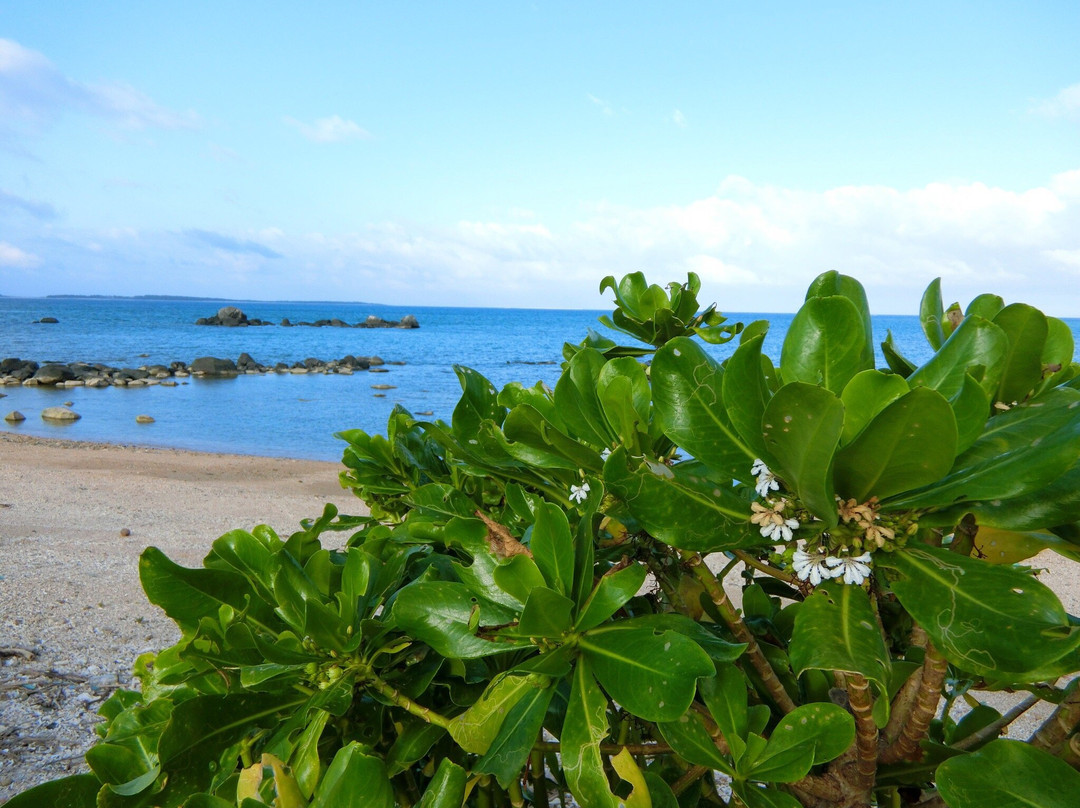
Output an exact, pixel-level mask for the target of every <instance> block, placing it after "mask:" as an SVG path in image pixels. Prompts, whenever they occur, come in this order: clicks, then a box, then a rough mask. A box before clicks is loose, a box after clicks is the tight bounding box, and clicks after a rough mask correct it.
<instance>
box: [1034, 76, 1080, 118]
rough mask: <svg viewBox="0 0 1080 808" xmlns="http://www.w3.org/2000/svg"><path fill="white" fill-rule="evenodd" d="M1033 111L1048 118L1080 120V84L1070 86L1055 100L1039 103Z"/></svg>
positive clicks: (1054, 98) (1055, 97)
mask: <svg viewBox="0 0 1080 808" xmlns="http://www.w3.org/2000/svg"><path fill="white" fill-rule="evenodd" d="M1032 111H1033V112H1035V113H1037V114H1039V115H1045V116H1046V117H1048V118H1067V119H1071V120H1080V84H1073V85H1070V86H1069V87H1066V88H1065V89H1064V90H1062V91H1061V92H1059V93H1058V94H1057V95H1055V96H1054V97H1053V98H1050V99H1047V100H1044V101H1039V102H1037V103H1036V104H1034V105H1033V106H1032Z"/></svg>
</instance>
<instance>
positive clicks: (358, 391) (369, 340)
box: [0, 298, 1080, 460]
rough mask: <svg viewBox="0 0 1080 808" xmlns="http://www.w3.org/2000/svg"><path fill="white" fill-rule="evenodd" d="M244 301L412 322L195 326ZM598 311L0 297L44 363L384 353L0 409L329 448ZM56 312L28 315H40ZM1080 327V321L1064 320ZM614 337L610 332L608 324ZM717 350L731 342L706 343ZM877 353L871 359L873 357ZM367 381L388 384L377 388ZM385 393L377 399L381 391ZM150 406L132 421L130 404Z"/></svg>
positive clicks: (9, 395)
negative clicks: (69, 412)
mask: <svg viewBox="0 0 1080 808" xmlns="http://www.w3.org/2000/svg"><path fill="white" fill-rule="evenodd" d="M226 303H228V304H232V305H238V306H239V307H240V308H241V309H243V310H244V312H245V313H246V314H247V315H248V317H250V318H259V319H262V320H269V321H271V322H280V321H281V319H282V318H284V317H288V318H289V319H290V320H292V321H293V322H297V321H300V320H307V321H314V320H318V319H324V318H325V319H330V318H334V317H336V318H339V319H341V320H344V321H345V322H349V323H355V322H359V321H362V320H364V319H365V318H366V317H367V316H368V315H369V314H374V315H376V316H378V317H382V318H383V319H386V320H398V319H400V318H401V317H403V316H404V315H406V314H413V315H415V316H416V317H417V319H418V320H419V321H420V328H419V329H413V330H399V329H346V328H331V327H324V328H306V327H296V328H282V327H280V326H265V327H252V328H214V327H206V326H196V325H195V324H194V323H195V320H196V319H197V318H199V317H205V316H209V315H211V314H214V313H216V311H217V310H218V308H220V307H221V306H223V305H226ZM600 314H601V312H600V311H551V310H529V309H484V308H468V309H465V308H423V307H414V308H405V307H394V306H382V305H376V304H364V303H312V302H296V303H289V302H280V303H279V302H275V303H264V302H237V301H226V302H214V301H211V302H205V301H203V302H199V301H151V300H83V299H41V298H0V358H3V357H20V358H23V359H33V360H35V361H38V362H42V363H44V362H46V361H58V362H74V361H84V362H104V363H105V364H108V365H112V366H117V367H138V366H140V365H148V364H165V365H167V364H168V363H169V362H172V361H176V360H180V361H183V362H188V363H190V362H191V361H192V360H193V359H195V358H197V357H200V356H218V357H225V358H230V359H233V360H235V359H236V358H237V357H238V356H239V355H240V354H241V353H244V352H246V353H249V354H251V356H252V357H253V358H254V359H255V360H257V361H258V362H261V363H262V364H266V365H273V364H275V363H276V362H287V363H289V364H292V363H293V362H296V361H302V360H304V359H306V358H308V357H315V358H318V359H323V360H329V359H340V358H341V357H343V356H345V355H346V354H353V355H355V356H372V355H377V356H380V357H381V358H382V359H384V360H385V361H387V362H404V363H405V364H404V365H387V369H388V372H387V373H380V374H369V373H363V372H358V373H355V374H354V375H352V376H340V375H325V376H324V375H321V374H314V375H291V374H285V375H279V374H273V373H271V374H266V375H258V376H239V377H236V378H232V379H194V378H191V379H181V380H178V381H180V382H187V383H186V384H180V385H178V386H177V387H161V386H155V387H139V388H119V387H107V388H101V389H90V388H85V387H73V388H60V389H53V388H46V387H17V386H9V387H0V393H3V394H6V398H3V399H0V411H2V413H7V412H10V411H11V410H19V411H21V412H22V413H23V414H24V415H26V421H24V422H22V423H21V424H18V425H12V424H8V423H7V422H4V421H0V429H4V430H6V431H9V432H18V433H22V434H31V435H38V436H45V437H59V438H68V439H72V440H87V441H103V442H108V443H130V444H140V445H148V446H169V447H175V448H184V449H196V450H201V451H214V452H229V453H238V454H254V455H265V456H272V457H297V458H313V459H322V460H337V459H339V458H340V457H341V449H342V446H343V444H342V443H341V442H340V441H338V440H337V439H335V438H334V437H333V433H334V432H336V431H339V430H342V429H351V428H361V429H364V430H367V431H368V432H383V431H384V430H385V427H386V419H387V417H388V416H389V414H390V411H391V409H392V408H393V406H394V405H395V404H401V405H402V406H404V407H406V408H407V409H409V410H411V411H412V412H414V413H418V412H427V411H430V412H432V413H433V415H432V416H430V417H432V418H442V419H446V420H449V418H450V415H451V413H452V412H453V408H454V404H455V403H456V402H457V399H458V396H459V394H460V387H459V386H458V383H457V377H456V376H455V374H454V372H453V365H455V364H461V365H468V366H470V367H472V368H474V369H475V370H477V371H479V372H480V373H483V374H484V375H485V376H487V377H488V378H489V379H491V381H492V382H494V383H495V384H496V385H497V386H502V385H504V384H506V383H508V382H511V381H520V382H522V383H524V384H533V383H535V382H537V381H543V382H545V383H547V384H548V385H553V384H554V383H555V380H556V379H557V378H558V375H559V365H558V363H559V362H560V361H561V359H562V345H563V343H564V342H566V341H570V342H575V343H576V342H580V341H581V340H582V339H584V337H585V336H586V333H587V331H588V329H590V328H592V329H594V330H598V331H601V332H603V331H605V329H604V328H603V327H602V326H600V324H599V323H598V322H597V317H598V316H599V315H600ZM50 316H51V317H55V318H57V320H59V323H57V324H52V325H45V324H35V323H34V322H33V321H34V320H38V319H40V318H42V317H50ZM729 316H730V317H731V319H732V320H742V321H743V322H750V321H752V320H755V319H761V318H768V319H769V320H771V321H772V324H773V325H772V331H771V332H770V334H769V338H768V340H767V342H766V352H768V353H769V354H770V355H771V356H773V357H774V358H776V357H778V356H779V353H780V345H781V343H782V340H783V334H784V331H785V330H786V328H787V326H788V324H789V323H790V321H791V315H790V314H779V315H761V314H729ZM1069 323H1070V325H1071V326H1072V328H1073V331H1074V333H1077V334H1080V320H1070V321H1069ZM886 329H891V330H892V332H893V336H894V338H895V339H896V341H897V343H898V345H899V346H900V347H901V350H902V351H904V353H905V354H906V355H907V356H908V357H909V358H911V359H912V360H915V361H920V360H922V359H925V358H926V357H927V356H928V355H929V348H928V346H927V345H926V342H925V339H924V338H923V337H922V334H921V332H920V330H919V324H918V320H917V319H916V318H915V317H897V316H891V317H881V318H877V319H875V321H874V330H875V336H876V338H877V341H878V342H880V341H881V340H882V339H884V337H885V332H886ZM609 335H610V334H609ZM709 350H710V351H711V352H713V353H714V354H715V355H716V356H717V357H718V358H722V357H724V356H726V355H728V354H729V353H730V352H731V351H732V350H733V347H732V346H730V345H728V346H715V347H710V348H709ZM880 363H881V360H880V358H879V364H880ZM374 384H390V385H394V386H395V389H392V390H386V391H377V390H374V389H372V385H374ZM377 392H383V393H384V394H385V397H382V398H380V397H376V395H375V394H376V393H377ZM66 401H71V402H72V408H73V409H74V410H75V411H76V412H78V413H79V414H80V415H82V419H81V420H79V421H76V422H74V423H73V424H70V425H60V424H47V423H45V422H43V421H42V420H41V418H40V416H39V413H40V411H41V410H42V409H44V408H45V407H50V406H55V405H58V404H62V403H63V402H66ZM142 413H145V414H147V415H151V416H153V417H154V419H155V422H154V423H153V424H136V423H135V416H136V415H138V414H142Z"/></svg>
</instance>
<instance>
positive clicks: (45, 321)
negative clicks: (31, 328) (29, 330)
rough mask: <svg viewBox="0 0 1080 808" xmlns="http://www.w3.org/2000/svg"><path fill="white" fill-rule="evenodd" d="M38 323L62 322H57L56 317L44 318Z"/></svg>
mask: <svg viewBox="0 0 1080 808" xmlns="http://www.w3.org/2000/svg"><path fill="white" fill-rule="evenodd" d="M38 322H39V323H58V322H60V321H59V320H57V319H56V318H55V317H42V318H41V319H40V320H38Z"/></svg>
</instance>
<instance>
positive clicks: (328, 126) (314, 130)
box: [282, 115, 371, 143]
mask: <svg viewBox="0 0 1080 808" xmlns="http://www.w3.org/2000/svg"><path fill="white" fill-rule="evenodd" d="M282 120H283V121H284V122H285V123H287V124H288V125H289V126H292V127H294V128H295V129H296V130H297V131H299V132H300V134H302V135H303V136H304V137H306V138H307V139H308V140H310V141H312V142H313V143H342V142H344V141H346V140H370V138H371V134H370V133H369V132H368V131H367V130H366V129H364V127H362V126H360V124H358V123H356V122H355V121H347V120H345V119H344V118H342V117H341V116H340V115H331V116H330V117H329V118H319V119H317V120H316V121H315V122H314V123H310V124H309V123H304V122H303V121H298V120H296V119H295V118H290V117H288V116H286V117H285V118H283V119H282Z"/></svg>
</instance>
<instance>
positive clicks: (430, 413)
mask: <svg viewBox="0 0 1080 808" xmlns="http://www.w3.org/2000/svg"><path fill="white" fill-rule="evenodd" d="M416 414H417V415H434V414H435V410H424V411H423V412H418V413H416Z"/></svg>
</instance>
